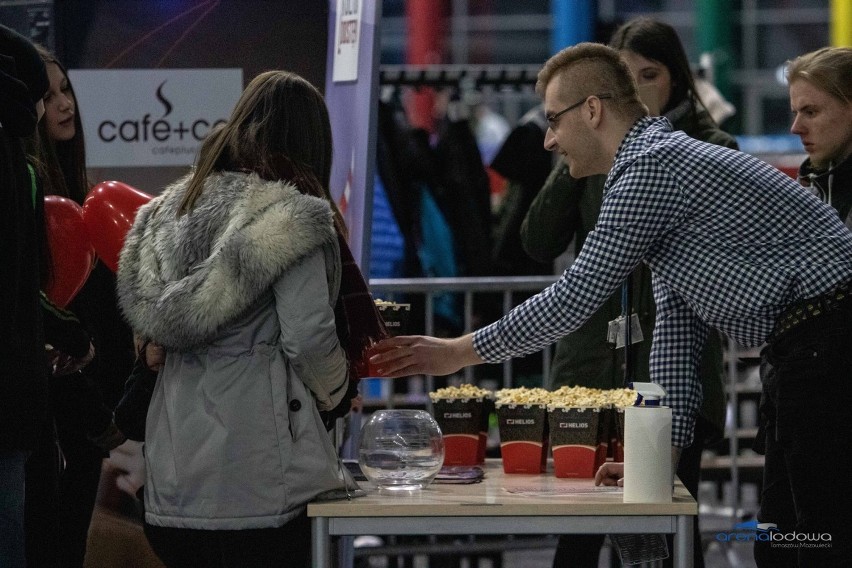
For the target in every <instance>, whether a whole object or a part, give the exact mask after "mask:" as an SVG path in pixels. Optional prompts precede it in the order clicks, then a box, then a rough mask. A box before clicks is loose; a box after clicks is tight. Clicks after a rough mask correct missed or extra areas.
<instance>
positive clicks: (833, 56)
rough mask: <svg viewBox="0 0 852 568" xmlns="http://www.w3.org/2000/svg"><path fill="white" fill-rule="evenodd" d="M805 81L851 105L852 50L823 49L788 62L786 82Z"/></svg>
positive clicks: (840, 48)
mask: <svg viewBox="0 0 852 568" xmlns="http://www.w3.org/2000/svg"><path fill="white" fill-rule="evenodd" d="M797 79H802V80H804V81H807V82H808V83H811V84H812V85H813V86H815V87H816V88H818V89H819V90H821V91H825V92H826V93H828V94H829V95H830V96H832V97H834V98H835V99H837V100H839V101H842V102H843V103H845V104H852V47H823V48H822V49H818V50H816V51H812V52H810V53H806V54H804V55H800V56H799V57H796V58H795V59H793V60H791V61H788V62H787V83H792V82H793V81H795V80H797Z"/></svg>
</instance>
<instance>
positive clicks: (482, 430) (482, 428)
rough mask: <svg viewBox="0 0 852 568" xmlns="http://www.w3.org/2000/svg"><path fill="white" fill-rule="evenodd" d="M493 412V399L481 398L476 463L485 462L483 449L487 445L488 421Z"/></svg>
mask: <svg viewBox="0 0 852 568" xmlns="http://www.w3.org/2000/svg"><path fill="white" fill-rule="evenodd" d="M492 412H494V401H493V400H491V399H490V398H486V399H484V400H483V409H482V416H481V418H480V422H479V447H478V448H477V451H476V463H477V465H482V464H484V463H485V450H486V449H487V445H488V421H489V419H490V417H491V413H492Z"/></svg>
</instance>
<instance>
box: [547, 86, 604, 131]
mask: <svg viewBox="0 0 852 568" xmlns="http://www.w3.org/2000/svg"><path fill="white" fill-rule="evenodd" d="M589 97H597V98H598V99H600V100H604V99H611V98H612V95H606V94H604V95H589V96H587V97H585V98H584V99H583V100H581V101H578V102H576V103H574V104H573V105H571V106H569V107H566V108H563V109H562V110H560V111H559V112H555V113H553V114H551V115H550V116H546V117H545V119H547V124H548V125H549V126H550V127H551V128H556V125H557V123H558V122H559V117H561V116H562V115H563V114H565V113H566V112H568V111H569V110H574V109H575V108H577V107H579V106H580V105H582V104H583V103H584V102H586V101H587V100H589Z"/></svg>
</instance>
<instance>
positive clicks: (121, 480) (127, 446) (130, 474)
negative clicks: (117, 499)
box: [107, 440, 145, 496]
mask: <svg viewBox="0 0 852 568" xmlns="http://www.w3.org/2000/svg"><path fill="white" fill-rule="evenodd" d="M143 445H144V444H143V443H142V442H136V441H134V440H127V441H126V442H124V443H123V444H121V445H120V446H118V447H117V448H115V449H114V450H112V451H111V452H110V453H109V458H108V459H107V466H108V467H110V468H112V469H113V470H114V471H115V472H116V473H117V474H118V477H116V480H115V485H116V487H118V488H119V489H121V490H122V491H124V492H125V493H127V494H129V495H133V496H135V495H136V492H137V491H139V488H140V487H142V486H143V485H145V456H144V455H143V454H142V446H143Z"/></svg>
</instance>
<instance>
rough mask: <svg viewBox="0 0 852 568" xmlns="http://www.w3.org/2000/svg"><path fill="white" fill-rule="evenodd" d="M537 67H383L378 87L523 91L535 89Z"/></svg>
mask: <svg viewBox="0 0 852 568" xmlns="http://www.w3.org/2000/svg"><path fill="white" fill-rule="evenodd" d="M540 70H541V66H540V65H382V66H381V67H379V83H380V84H381V85H387V86H410V87H437V88H440V87H461V88H462V89H480V88H481V87H486V86H487V87H494V88H501V87H510V88H524V87H531V86H534V85H535V82H536V79H537V78H538V72H539V71H540Z"/></svg>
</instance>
